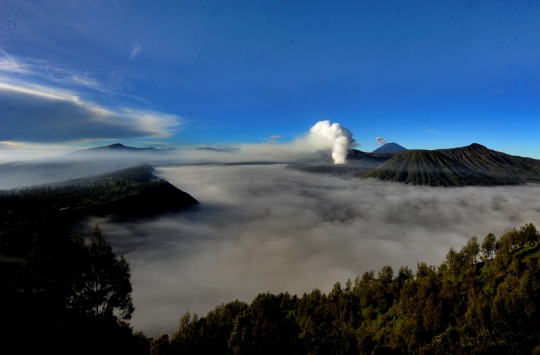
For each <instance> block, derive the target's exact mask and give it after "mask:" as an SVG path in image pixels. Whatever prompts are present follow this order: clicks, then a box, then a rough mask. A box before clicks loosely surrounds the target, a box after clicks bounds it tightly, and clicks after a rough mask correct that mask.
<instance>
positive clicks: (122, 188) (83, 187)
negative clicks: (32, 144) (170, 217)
mask: <svg viewBox="0 0 540 355" xmlns="http://www.w3.org/2000/svg"><path fill="white" fill-rule="evenodd" d="M153 171H154V168H152V167H151V166H149V165H141V166H138V167H135V168H130V169H124V170H121V171H118V172H114V173H110V174H102V175H97V176H93V177H90V178H83V179H76V180H70V181H67V182H63V183H56V184H48V185H42V186H38V187H32V188H24V189H16V190H0V254H4V255H9V256H21V255H24V254H25V253H27V252H28V250H29V247H30V246H29V244H30V242H31V239H32V235H33V234H34V233H36V232H38V231H39V230H40V229H41V228H42V227H43V226H44V225H48V224H56V225H59V226H69V225H70V224H71V223H73V222H74V221H77V220H78V219H80V218H82V217H85V216H90V215H99V216H104V215H109V214H112V215H121V216H150V215H153V214H156V213H160V212H164V211H171V210H176V209H181V208H185V207H187V206H190V205H193V204H197V203H198V202H197V200H195V199H194V198H193V197H192V196H190V195H189V194H187V193H185V192H183V191H181V190H179V189H177V188H176V187H174V186H173V185H171V184H170V183H168V182H167V181H165V180H160V179H158V178H156V177H155V176H154V175H152V172H153Z"/></svg>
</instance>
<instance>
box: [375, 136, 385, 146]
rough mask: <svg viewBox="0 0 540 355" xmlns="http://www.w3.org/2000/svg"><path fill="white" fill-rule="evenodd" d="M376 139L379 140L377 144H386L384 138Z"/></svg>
mask: <svg viewBox="0 0 540 355" xmlns="http://www.w3.org/2000/svg"><path fill="white" fill-rule="evenodd" d="M375 139H376V140H377V142H379V143H381V144H382V145H385V144H386V141H385V140H384V139H383V138H382V137H377V138H375Z"/></svg>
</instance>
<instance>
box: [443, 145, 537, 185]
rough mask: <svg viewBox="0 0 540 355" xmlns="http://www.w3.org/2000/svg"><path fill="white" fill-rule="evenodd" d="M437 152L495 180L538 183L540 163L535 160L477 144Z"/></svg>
mask: <svg viewBox="0 0 540 355" xmlns="http://www.w3.org/2000/svg"><path fill="white" fill-rule="evenodd" d="M438 151H439V152H441V153H443V154H445V155H446V156H448V157H449V158H451V159H453V160H455V161H456V162H457V163H459V164H461V165H465V166H467V167H469V168H470V169H472V170H474V171H476V172H479V173H482V174H485V175H487V176H489V177H492V178H495V179H497V180H502V181H508V182H525V181H540V161H539V160H536V159H531V158H523V157H518V156H513V155H509V154H506V153H502V152H497V151H495V150H491V149H488V148H486V147H484V146H483V145H480V144H477V143H473V144H471V145H469V146H466V147H460V148H454V149H440V150H438Z"/></svg>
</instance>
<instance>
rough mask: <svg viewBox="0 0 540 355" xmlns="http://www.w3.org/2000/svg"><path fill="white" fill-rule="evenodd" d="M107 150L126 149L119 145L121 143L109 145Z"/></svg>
mask: <svg viewBox="0 0 540 355" xmlns="http://www.w3.org/2000/svg"><path fill="white" fill-rule="evenodd" d="M108 147H109V148H113V149H114V148H126V146H125V145H123V144H121V143H114V144H111V145H109V146H108Z"/></svg>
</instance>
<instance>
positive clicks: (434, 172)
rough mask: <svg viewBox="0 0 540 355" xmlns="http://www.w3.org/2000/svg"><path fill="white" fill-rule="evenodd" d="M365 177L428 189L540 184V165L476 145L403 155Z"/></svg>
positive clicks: (398, 155)
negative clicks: (525, 183) (437, 187)
mask: <svg viewBox="0 0 540 355" xmlns="http://www.w3.org/2000/svg"><path fill="white" fill-rule="evenodd" d="M363 177H373V178H378V179H381V180H386V181H395V182H404V183H406V184H414V185H429V186H467V185H504V184H514V183H524V182H540V161H538V160H535V159H530V158H522V157H516V156H512V155H508V154H505V153H501V152H497V151H494V150H490V149H487V148H486V147H484V146H482V145H480V144H476V143H475V144H471V145H470V146H467V147H461V148H454V149H440V150H433V151H430V150H408V151H404V152H401V153H398V154H396V155H394V156H393V157H392V158H391V159H389V160H388V161H386V162H385V163H383V164H381V165H380V166H379V167H377V168H375V169H373V170H371V171H369V172H367V173H366V174H364V175H363Z"/></svg>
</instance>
